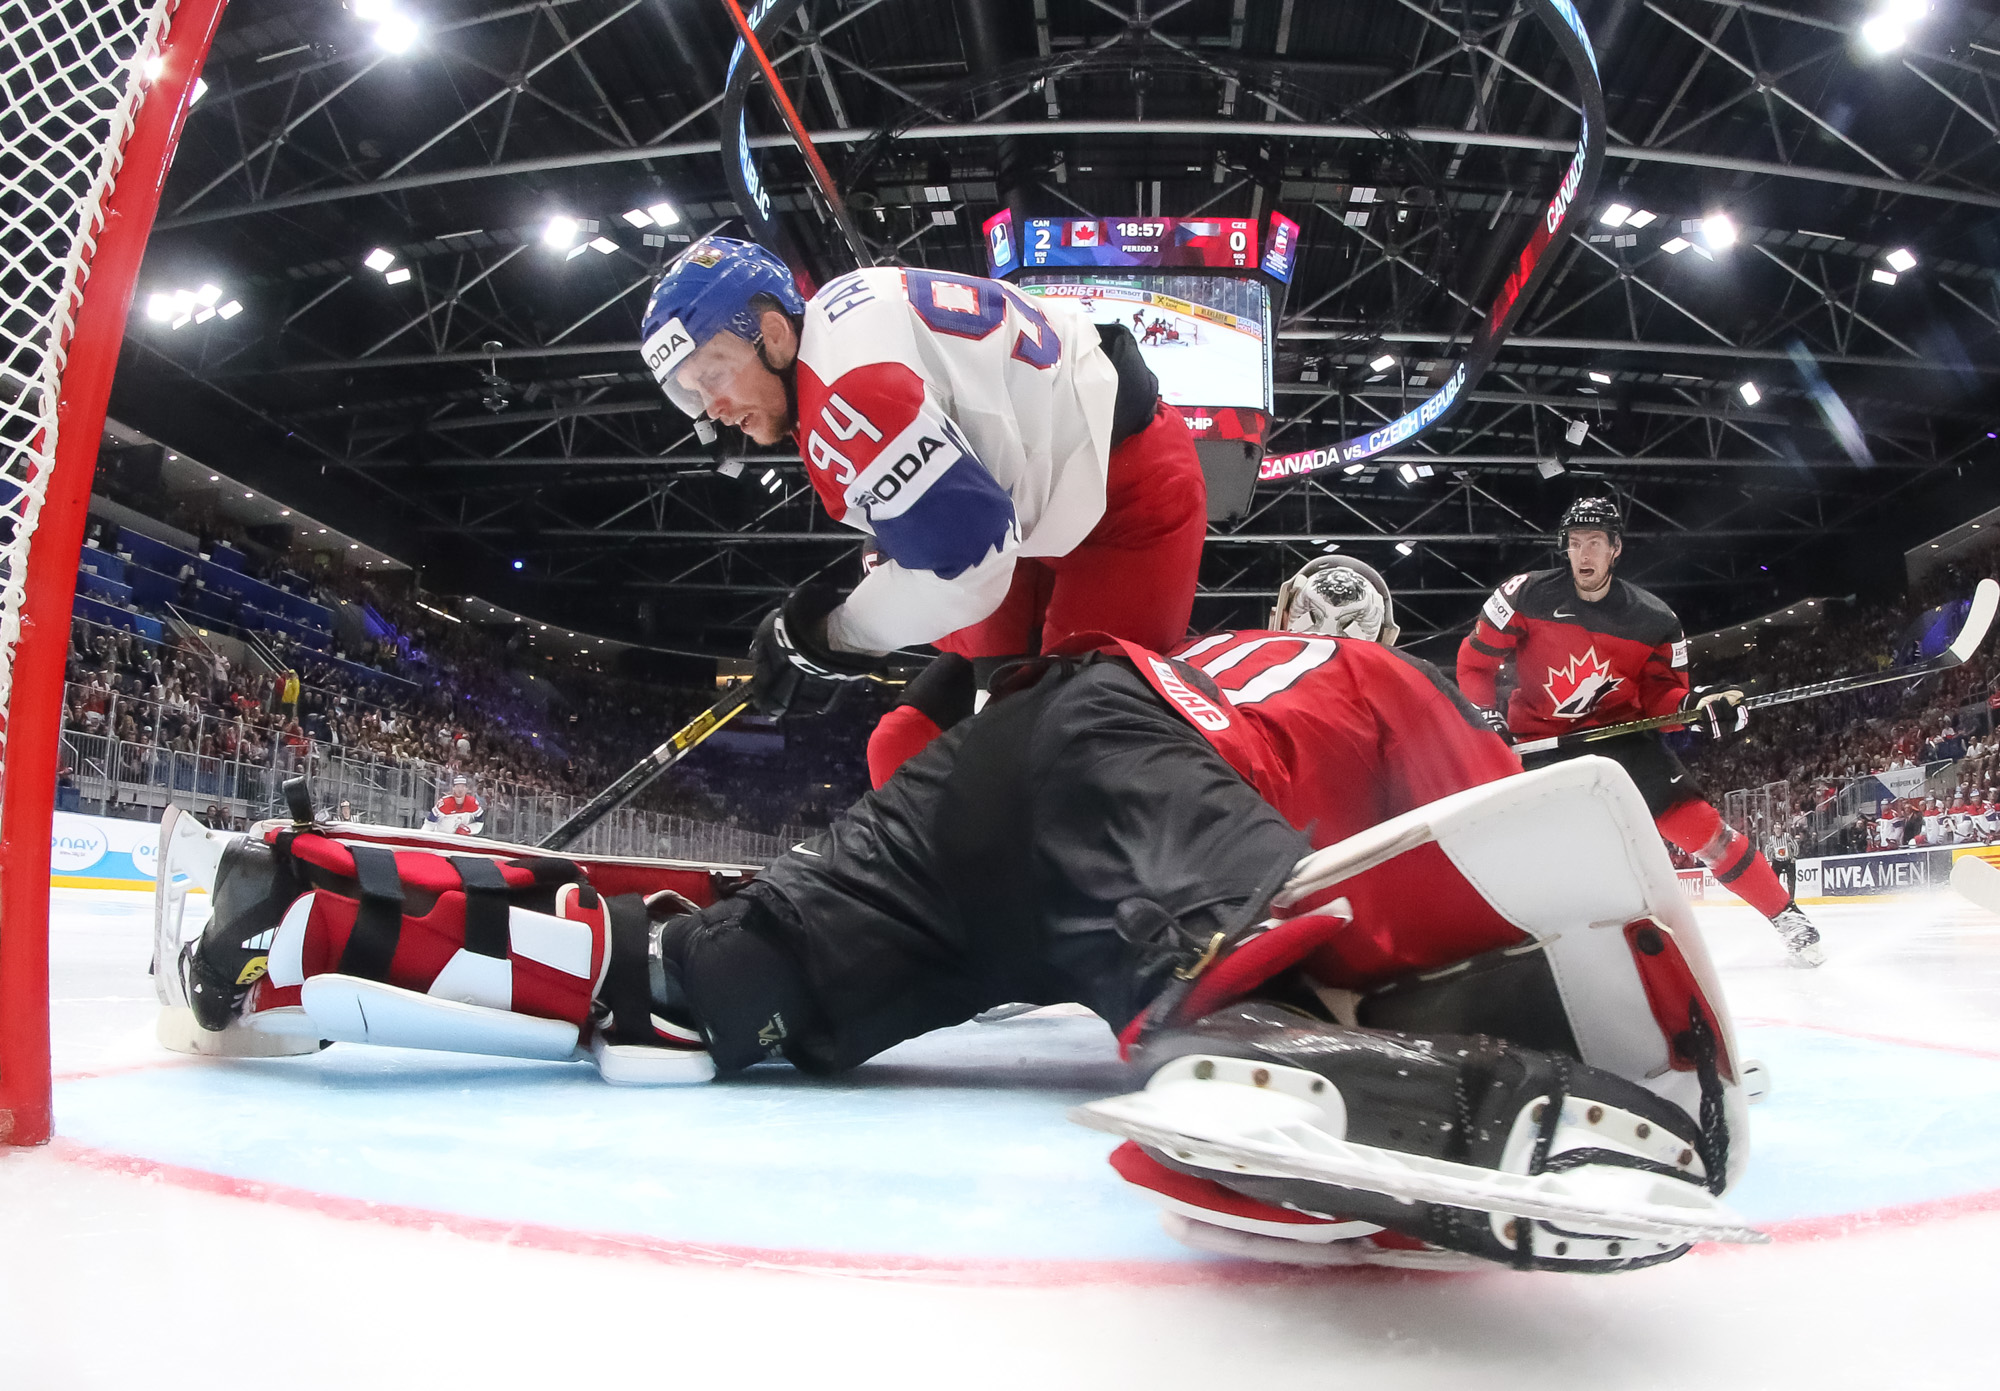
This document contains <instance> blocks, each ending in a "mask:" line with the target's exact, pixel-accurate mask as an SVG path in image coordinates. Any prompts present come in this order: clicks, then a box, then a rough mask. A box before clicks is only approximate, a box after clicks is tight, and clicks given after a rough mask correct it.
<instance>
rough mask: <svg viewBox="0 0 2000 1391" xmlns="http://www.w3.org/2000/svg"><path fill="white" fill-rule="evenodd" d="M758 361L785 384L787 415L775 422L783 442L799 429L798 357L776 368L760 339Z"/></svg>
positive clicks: (758, 341) (794, 356)
mask: <svg viewBox="0 0 2000 1391" xmlns="http://www.w3.org/2000/svg"><path fill="white" fill-rule="evenodd" d="M757 360H758V361H759V362H761V363H763V364H764V370H765V371H766V372H769V373H770V374H771V375H772V376H774V377H776V378H777V379H778V380H779V381H780V382H782V383H783V384H784V388H785V414H784V418H783V419H781V420H778V421H777V422H775V423H776V425H777V427H778V438H779V439H781V440H782V439H784V438H785V437H786V436H787V435H792V434H796V433H798V428H799V359H798V355H797V354H793V356H792V360H791V361H790V362H789V363H787V364H785V365H784V366H783V367H777V366H774V365H773V364H772V362H771V359H770V358H769V357H766V356H765V354H764V340H763V339H762V338H759V339H758V340H757Z"/></svg>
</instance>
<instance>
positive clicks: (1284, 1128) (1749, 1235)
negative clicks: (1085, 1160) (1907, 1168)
mask: <svg viewBox="0 0 2000 1391" xmlns="http://www.w3.org/2000/svg"><path fill="white" fill-rule="evenodd" d="M1267 1095H1269V1094H1267ZM1272 1099H1273V1100H1274V1101H1280V1102H1281V1101H1282V1098H1277V1097H1275V1096H1274V1097H1272ZM1275 1110H1276V1108H1274V1115H1273V1116H1272V1118H1271V1122H1270V1123H1269V1124H1263V1125H1254V1126H1248V1127H1238V1128H1236V1130H1235V1133H1232V1134H1220V1133H1211V1134H1196V1133H1192V1132H1193V1131H1194V1130H1198V1129H1205V1128H1207V1127H1206V1126H1204V1124H1203V1122H1202V1120H1201V1119H1200V1118H1198V1117H1189V1116H1184V1115H1180V1116H1173V1117H1171V1118H1170V1117H1169V1116H1168V1115H1167V1114H1166V1108H1165V1107H1163V1106H1162V1105H1161V1104H1160V1102H1159V1100H1158V1099H1157V1098H1156V1097H1154V1096H1153V1095H1152V1094H1150V1093H1148V1092H1132V1093H1129V1094H1127V1095H1125V1096H1114V1097H1108V1098H1106V1099H1105V1100H1103V1101H1093V1102H1090V1103H1088V1104H1086V1105H1083V1106H1079V1107H1076V1108H1075V1109H1074V1110H1072V1111H1071V1112H1070V1113H1069V1116H1070V1119H1071V1120H1073V1121H1075V1122H1076V1123H1077V1124H1079V1125H1083V1126H1087V1127H1089V1128H1090V1129H1092V1130H1102V1131H1105V1132H1107V1133H1109V1134H1112V1135H1119V1136H1123V1137H1124V1138H1126V1139H1128V1140H1136V1141H1138V1142H1139V1143H1140V1144H1142V1145H1147V1146H1150V1147H1151V1148H1153V1149H1157V1150H1160V1151H1162V1152H1164V1153H1167V1154H1171V1155H1172V1156H1173V1157H1174V1158H1175V1159H1177V1160H1180V1161H1182V1162H1183V1163H1192V1164H1195V1165H1198V1166H1200V1167H1202V1168H1208V1169H1217V1170H1224V1171H1235V1172H1239V1173H1252V1174H1265V1175H1277V1176H1279V1177H1283V1178H1295V1179H1304V1180H1306V1181H1308V1182H1312V1183H1324V1184H1329V1185H1332V1186H1334V1187H1337V1188H1355V1189H1360V1190H1361V1191H1363V1192H1367V1193H1379V1194H1381V1195H1383V1196H1384V1197H1388V1198H1394V1199H1396V1200H1397V1201H1399V1202H1405V1203H1439V1204H1442V1205H1444V1206H1447V1207H1462V1208H1471V1209H1473V1210H1475V1211H1478V1212H1493V1213H1500V1214H1503V1215H1506V1216H1511V1217H1527V1218H1532V1219H1535V1220H1539V1221H1543V1222H1553V1223H1556V1224H1558V1225H1561V1226H1564V1227H1569V1228H1573V1229H1578V1230H1583V1231H1588V1232H1592V1233H1604V1234H1608V1235H1619V1236H1632V1237H1646V1238H1651V1239H1653V1240H1655V1241H1665V1242H1670V1243H1674V1244H1679V1243H1681V1242H1689V1241H1723V1242H1734V1243H1739V1244H1747V1245H1759V1244H1762V1243H1765V1242H1768V1241H1769V1240H1770V1238H1769V1237H1767V1236H1765V1235H1764V1234H1763V1233H1762V1232H1760V1231H1757V1230H1756V1229H1755V1228H1753V1227H1751V1226H1750V1225H1749V1224H1748V1223H1746V1222H1745V1221H1744V1220H1743V1218H1742V1217H1740V1216H1738V1215H1737V1214H1736V1213H1735V1212H1733V1211H1731V1210H1730V1209H1729V1208H1728V1207H1727V1206H1725V1205H1724V1204H1723V1203H1721V1202H1720V1201H1718V1200H1717V1199H1716V1198H1714V1197H1713V1196H1711V1195H1710V1194H1709V1193H1708V1191H1707V1190H1706V1189H1702V1188H1698V1187H1696V1186H1695V1185H1693V1184H1691V1183H1685V1182H1682V1181H1681V1180H1679V1179H1672V1178H1664V1177H1660V1176H1657V1175H1650V1174H1642V1173H1641V1172H1640V1171H1637V1170H1630V1169H1619V1170H1611V1171H1608V1172H1606V1171H1598V1172H1592V1171H1591V1170H1589V1169H1572V1170H1569V1171H1568V1172H1564V1173H1543V1174H1532V1175H1530V1174H1510V1173H1502V1172H1500V1171H1499V1170H1497V1169H1482V1168H1478V1167H1475V1166H1473V1165H1470V1164H1458V1163H1454V1162H1452V1161H1450V1160H1444V1159H1431V1158H1427V1157H1426V1156H1423V1155H1416V1154H1405V1153H1401V1152H1399V1151H1396V1150H1386V1149H1380V1148H1377V1147H1376V1146H1373V1145H1361V1144H1354V1143H1352V1142H1350V1141H1347V1140H1342V1139H1338V1138H1336V1137H1335V1136H1333V1135H1331V1134H1329V1133H1328V1132H1327V1131H1325V1130H1323V1129H1320V1128H1319V1127H1317V1126H1314V1125H1312V1124H1310V1123H1301V1122H1300V1121H1299V1119H1298V1118H1297V1117H1296V1116H1295V1115H1281V1114H1275ZM1183 1127H1186V1128H1183ZM1641 1186H1644V1187H1646V1188H1648V1189H1650V1191H1651V1192H1652V1193H1654V1194H1656V1195H1666V1196H1668V1197H1670V1198H1671V1199H1672V1201H1671V1202H1667V1201H1659V1200H1658V1198H1657V1197H1655V1198H1652V1199H1648V1198H1645V1197H1641V1196H1638V1189H1639V1188H1640V1187H1641Z"/></svg>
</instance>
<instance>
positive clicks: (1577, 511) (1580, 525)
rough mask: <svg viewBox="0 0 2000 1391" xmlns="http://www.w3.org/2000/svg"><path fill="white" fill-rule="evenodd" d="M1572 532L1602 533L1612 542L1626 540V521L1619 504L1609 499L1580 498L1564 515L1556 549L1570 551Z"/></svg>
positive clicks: (1558, 529)
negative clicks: (1619, 510)
mask: <svg viewBox="0 0 2000 1391" xmlns="http://www.w3.org/2000/svg"><path fill="white" fill-rule="evenodd" d="M1572 531H1602V532H1605V533H1606V534H1608V535H1609V536H1610V537H1611V539H1612V541H1614V542H1618V541H1623V540H1624V539H1625V520H1624V518H1622V517H1620V516H1619V515H1618V504H1617V503H1616V502H1613V501H1612V500H1611V499H1610V498H1608V497H1580V498H1578V499H1577V500H1576V501H1575V502H1572V503H1571V504H1570V505H1569V511H1567V512H1565V513H1563V516H1562V522H1561V523H1560V524H1559V525H1558V526H1557V528H1556V547H1557V548H1558V549H1559V550H1565V551H1566V550H1568V549H1569V534H1570V533H1571V532H1572Z"/></svg>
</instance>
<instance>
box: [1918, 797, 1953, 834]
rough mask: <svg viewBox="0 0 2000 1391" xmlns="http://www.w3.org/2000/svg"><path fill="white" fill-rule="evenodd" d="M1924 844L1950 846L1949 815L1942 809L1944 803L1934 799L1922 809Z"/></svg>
mask: <svg viewBox="0 0 2000 1391" xmlns="http://www.w3.org/2000/svg"><path fill="white" fill-rule="evenodd" d="M1924 844H1925V845H1950V844H1951V815H1950V813H1948V812H1946V811H1945V809H1944V803H1943V802H1942V801H1940V800H1938V799H1937V798H1936V797H1933V798H1931V800H1930V803H1929V804H1928V805H1927V806H1925V808H1924Z"/></svg>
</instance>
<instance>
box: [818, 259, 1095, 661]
mask: <svg viewBox="0 0 2000 1391" xmlns="http://www.w3.org/2000/svg"><path fill="white" fill-rule="evenodd" d="M1117 394H1118V374H1117V371H1116V369H1115V368H1114V367H1113V366H1112V364H1111V359H1110V358H1109V357H1107V356H1106V355H1105V353H1104V350H1103V348H1102V347H1101V346H1100V345H1099V342H1098V337H1097V329H1096V327H1095V326H1094V325H1093V324H1092V323H1091V322H1090V320H1089V319H1088V318H1087V317H1086V316H1085V315H1083V314H1082V313H1081V312H1079V311H1078V310H1076V309H1075V308H1073V307H1072V306H1070V305H1067V304H1063V303H1060V302H1057V301H1052V300H1037V299H1034V298H1031V297H1029V296H1027V295H1024V294H1022V293H1021V292H1020V291H1019V290H1016V289H1015V288H1014V287H1012V286H1011V285H1004V284H1002V283H1000V282H999V281H997V280H982V279H978V278H975V277H973V276H968V275H953V274H949V273H946V272H943V271H927V270H919V269H916V268H914V267H904V268H898V267H893V266H885V267H878V268H875V269H872V270H859V271H855V272H853V273H852V274H849V275H844V276H841V277H840V278H839V279H838V280H834V281H831V282H829V283H828V284H827V285H826V286H825V287H824V288H822V289H821V290H820V292H819V293H818V294H817V295H814V296H813V298H812V301H811V302H810V303H809V304H807V306H806V319H805V329H804V332H803V333H802V335H801V337H800V347H799V367H798V412H799V418H798V441H799V452H800V454H801V455H802V456H804V458H805V461H806V474H807V476H808V477H810V478H811V479H812V481H813V486H814V487H815V488H816V489H818V491H819V495H820V500H821V501H822V502H823V503H824V504H825V505H826V510H827V512H828V513H829V514H831V515H832V517H833V518H834V520H835V521H839V522H845V523H846V524H847V525H849V526H851V527H854V528H855V529H856V530H859V531H865V532H868V533H870V534H872V535H873V536H874V537H875V540H876V543H877V545H878V546H879V548H880V550H881V552H882V556H883V559H884V563H883V564H880V565H878V566H876V567H875V568H874V569H873V570H871V571H870V572H869V573H868V574H867V575H866V576H864V577H863V579H862V581H861V583H860V585H859V586H858V587H857V588H856V589H855V590H854V592H853V593H852V594H851V595H849V596H848V599H847V601H846V603H845V604H843V605H842V606H841V607H840V608H839V609H836V610H835V611H834V612H833V614H831V615H830V616H829V618H828V620H827V636H828V639H829V640H830V641H831V643H832V644H833V646H835V647H837V648H841V649H845V650H848V651H856V652H886V651H889V650H890V649H892V648H897V647H902V646H905V645H908V644H912V643H923V642H931V641H934V640H935V639H937V638H941V637H943V636H945V634H947V633H953V632H956V631H958V630H959V629H960V628H964V627H967V626H969V625H970V624H973V623H977V622H978V621H979V620H981V619H982V618H985V617H986V616H987V615H989V614H991V613H992V612H993V611H994V610H995V609H997V608H998V607H999V606H1000V602H1001V600H1002V599H1004V598H1005V597H1006V595H1007V587H1008V584H1009V582H1010V581H1011V580H1012V578H1013V572H1014V563H1015V561H1016V559H1017V558H1018V557H1021V556H1059V555H1067V554H1068V553H1069V552H1070V551H1071V550H1073V549H1074V548H1075V547H1076V545H1077V543H1078V542H1080V541H1082V540H1083V539H1084V537H1086V536H1088V535H1089V534H1090V531H1091V528H1093V527H1095V526H1096V525H1097V523H1098V520H1099V518H1101V517H1102V516H1103V515H1104V487H1105V473H1106V469H1107V466H1108V463H1109V460H1110V457H1111V416H1112V407H1113V404H1114V403H1115V401H1116V398H1117Z"/></svg>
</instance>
